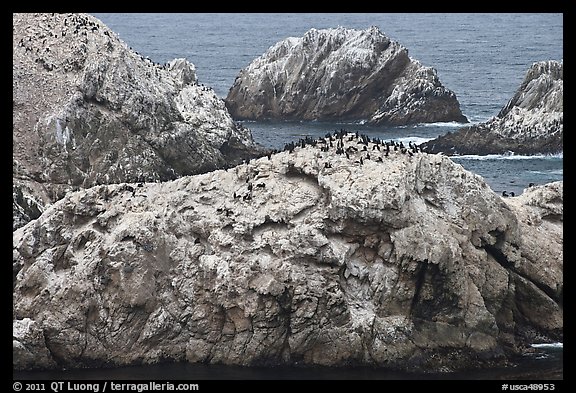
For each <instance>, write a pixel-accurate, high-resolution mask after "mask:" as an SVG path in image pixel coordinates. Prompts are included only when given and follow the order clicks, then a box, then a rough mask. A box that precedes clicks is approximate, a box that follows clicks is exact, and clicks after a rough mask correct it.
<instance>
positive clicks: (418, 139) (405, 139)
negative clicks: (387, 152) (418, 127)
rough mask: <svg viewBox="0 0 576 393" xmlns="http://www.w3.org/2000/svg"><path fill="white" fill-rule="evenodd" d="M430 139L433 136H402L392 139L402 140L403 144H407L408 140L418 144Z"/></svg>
mask: <svg viewBox="0 0 576 393" xmlns="http://www.w3.org/2000/svg"><path fill="white" fill-rule="evenodd" d="M432 139H434V138H423V137H420V136H406V137H402V138H395V139H393V140H395V141H397V142H402V143H404V144H408V142H412V143H415V144H417V145H419V144H421V143H424V142H428V141H431V140H432Z"/></svg>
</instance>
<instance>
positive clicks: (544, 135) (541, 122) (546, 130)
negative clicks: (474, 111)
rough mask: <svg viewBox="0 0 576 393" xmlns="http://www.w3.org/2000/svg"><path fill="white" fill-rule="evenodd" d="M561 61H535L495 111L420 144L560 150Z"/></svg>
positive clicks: (480, 150)
mask: <svg viewBox="0 0 576 393" xmlns="http://www.w3.org/2000/svg"><path fill="white" fill-rule="evenodd" d="M563 75H564V72H563V62H562V61H560V62H558V61H541V62H537V63H534V64H533V65H532V67H530V69H529V70H528V72H527V73H526V77H525V78H524V81H523V82H522V84H521V85H520V87H519V88H518V90H517V91H516V93H515V94H514V97H512V99H510V101H509V102H508V104H506V106H504V107H503V108H502V109H501V110H500V113H498V115H497V116H496V117H494V118H492V119H490V120H489V121H487V122H485V123H480V124H477V125H472V126H469V127H464V128H461V129H459V130H458V131H456V132H453V133H448V134H446V135H442V136H440V137H438V138H436V139H433V140H431V141H428V142H426V143H424V144H422V147H423V148H425V149H426V150H427V151H428V152H430V153H438V152H443V153H445V154H450V155H453V154H480V155H486V154H503V153H508V152H514V153H515V154H526V155H531V154H554V153H559V152H562V151H563V135H564V98H563V97H564V76H563Z"/></svg>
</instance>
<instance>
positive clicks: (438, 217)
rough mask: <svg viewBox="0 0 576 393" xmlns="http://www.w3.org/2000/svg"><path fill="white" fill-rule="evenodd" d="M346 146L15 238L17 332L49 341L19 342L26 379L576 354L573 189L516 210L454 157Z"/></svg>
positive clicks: (146, 197) (543, 191)
mask: <svg viewBox="0 0 576 393" xmlns="http://www.w3.org/2000/svg"><path fill="white" fill-rule="evenodd" d="M348 139H349V138H348V137H345V138H344V139H343V141H344V142H343V143H344V148H345V149H346V150H347V151H346V152H347V153H348V154H349V157H350V158H347V157H346V156H345V155H344V154H340V155H335V154H333V149H332V151H330V152H324V151H321V149H320V148H319V147H320V146H321V145H322V146H327V144H318V146H317V147H311V146H307V147H304V148H302V147H295V148H294V149H292V152H289V151H284V152H281V153H278V154H274V155H271V156H270V158H267V157H263V158H260V159H258V160H253V161H251V162H250V163H249V164H243V165H240V166H237V167H235V168H231V169H228V170H227V171H224V170H218V171H214V172H210V173H206V174H201V175H195V176H186V177H182V178H179V179H177V180H174V181H168V182H163V183H146V184H143V185H142V187H138V185H137V184H134V183H132V184H112V185H100V186H95V187H92V188H89V189H87V190H81V191H78V192H75V193H71V194H68V195H66V196H65V197H64V198H63V199H62V200H60V201H58V202H56V203H54V204H53V205H51V206H50V207H48V208H47V209H46V211H45V212H44V213H43V214H42V215H41V216H40V217H39V218H38V219H37V220H34V221H32V222H30V223H29V224H27V225H26V226H24V227H23V228H20V229H18V230H16V231H15V232H14V234H13V253H14V263H13V268H14V290H13V294H14V295H13V296H14V298H13V304H14V311H13V319H14V324H15V325H14V326H15V327H14V331H15V332H17V331H21V330H22V327H21V325H22V324H23V323H24V322H23V321H28V319H29V320H30V321H31V322H26V324H27V326H28V325H30V324H31V323H33V326H34V329H40V330H41V331H42V332H43V334H42V335H37V334H28V335H23V334H18V335H17V334H16V333H14V336H15V340H16V341H17V342H15V344H14V348H15V350H14V367H15V369H19V368H28V367H30V365H31V364H33V363H31V362H30V361H29V360H27V358H26V356H28V354H30V353H36V352H37V353H38V359H37V364H41V365H43V366H45V367H48V366H50V364H54V365H58V366H60V367H61V366H65V367H82V366H96V367H102V366H114V365H126V364H141V363H154V362H159V361H167V360H174V361H188V362H207V363H224V364H240V365H273V364H316V365H318V364H319V365H350V364H363V365H378V366H386V367H396V368H401V369H409V370H445V371H446V370H453V369H458V368H463V367H474V366H485V365H487V364H494V363H502V362H506V361H507V359H509V357H510V356H511V355H513V354H517V353H519V352H521V351H522V349H523V348H524V347H525V345H526V344H528V343H532V342H535V341H548V340H560V341H561V340H562V337H563V314H562V313H563V303H562V296H563V275H562V271H563V257H562V245H563V226H562V220H563V199H562V198H563V196H562V188H563V187H562V184H563V183H562V182H557V183H551V184H548V185H542V186H538V187H531V188H529V189H526V190H525V191H524V193H523V194H522V195H521V196H520V197H515V198H502V197H500V196H498V195H496V194H495V193H494V192H492V191H491V189H490V187H489V186H488V185H487V184H486V183H485V182H484V180H483V179H482V178H480V177H479V176H478V175H475V174H472V173H470V172H468V171H466V170H464V169H463V168H462V166H460V165H458V164H455V163H454V162H453V161H451V160H450V159H449V158H448V157H445V156H441V155H429V154H424V153H415V154H406V153H402V152H401V151H400V150H398V151H394V150H391V151H390V153H389V155H388V156H386V155H385V152H384V149H382V150H373V149H375V147H374V146H373V144H372V143H368V146H367V150H366V151H362V150H359V151H356V152H355V151H353V149H348V148H349V147H350V146H361V145H360V144H357V142H356V140H355V139H354V137H353V136H350V139H352V141H348ZM368 153H369V154H370V155H371V157H370V159H368V157H367V154H368ZM360 158H363V160H362V163H360ZM380 159H381V160H382V161H381V162H380ZM27 318H28V319H27ZM38 348H42V351H37V349H38ZM43 348H46V349H47V351H45V350H43ZM33 349H34V350H33ZM45 353H49V354H50V362H52V363H50V362H49V361H47V360H46V359H45V358H44V354H45Z"/></svg>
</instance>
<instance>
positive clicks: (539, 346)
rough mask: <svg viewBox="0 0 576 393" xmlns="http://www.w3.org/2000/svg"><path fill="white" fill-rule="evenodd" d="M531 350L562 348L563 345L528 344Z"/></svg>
mask: <svg viewBox="0 0 576 393" xmlns="http://www.w3.org/2000/svg"><path fill="white" fill-rule="evenodd" d="M530 346H531V347H532V348H562V349H563V348H564V343H543V344H530Z"/></svg>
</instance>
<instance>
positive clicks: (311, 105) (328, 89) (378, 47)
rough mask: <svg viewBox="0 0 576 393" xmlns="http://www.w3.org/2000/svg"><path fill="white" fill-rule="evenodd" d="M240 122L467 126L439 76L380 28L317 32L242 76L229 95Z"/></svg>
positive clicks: (278, 48)
mask: <svg viewBox="0 0 576 393" xmlns="http://www.w3.org/2000/svg"><path fill="white" fill-rule="evenodd" d="M226 106H227V107H228V109H229V110H230V113H231V114H232V117H234V118H237V119H268V118H272V119H290V120H328V119H330V120H334V119H338V120H366V121H368V122H371V123H377V124H380V123H385V124H391V125H404V124H412V123H430V122H438V121H458V122H467V119H466V117H465V116H463V115H462V112H461V111H460V104H459V103H458V100H457V99H456V95H455V94H454V93H453V92H452V91H450V90H448V89H446V88H445V87H444V86H442V84H441V83H440V80H439V79H438V76H437V75H436V71H435V70H434V69H433V68H430V67H424V66H422V65H421V64H420V63H419V62H418V61H416V60H414V59H412V58H410V57H409V56H408V50H407V49H406V48H404V47H403V46H402V45H400V44H399V43H398V42H395V41H392V40H390V39H389V38H388V37H386V36H385V35H384V34H383V33H382V32H380V30H379V29H378V28H377V27H371V28H369V29H367V30H355V29H345V28H342V27H339V28H337V29H325V30H316V29H311V30H309V31H308V32H307V33H306V34H304V36H303V37H302V38H294V37H290V38H287V39H285V40H283V41H280V42H278V43H277V44H275V45H274V46H272V47H271V48H269V49H268V50H267V51H266V52H265V53H264V54H263V55H262V56H260V57H259V58H257V59H255V60H254V61H253V62H252V63H250V65H249V66H248V67H246V68H245V69H243V70H242V71H240V74H239V75H238V76H237V78H236V80H235V81H234V85H233V86H232V88H231V89H230V92H229V93H228V96H227V97H226Z"/></svg>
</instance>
